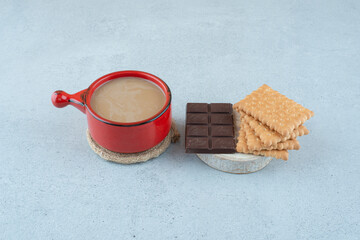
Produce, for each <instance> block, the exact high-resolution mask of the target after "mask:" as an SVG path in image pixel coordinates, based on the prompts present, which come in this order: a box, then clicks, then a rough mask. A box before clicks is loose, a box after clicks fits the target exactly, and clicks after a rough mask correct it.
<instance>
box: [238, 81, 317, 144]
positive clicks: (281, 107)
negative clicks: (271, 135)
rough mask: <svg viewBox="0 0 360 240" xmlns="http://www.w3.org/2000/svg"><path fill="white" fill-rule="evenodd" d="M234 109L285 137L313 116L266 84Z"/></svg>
mask: <svg viewBox="0 0 360 240" xmlns="http://www.w3.org/2000/svg"><path fill="white" fill-rule="evenodd" d="M234 108H236V109H237V110H242V111H244V112H245V113H246V114H248V115H251V116H253V117H254V118H255V119H257V120H259V121H260V122H261V123H262V124H265V125H267V126H269V128H270V129H272V130H275V131H276V132H278V133H280V134H281V135H283V136H285V137H286V136H289V135H290V134H291V132H292V131H293V130H294V129H295V128H297V127H298V126H300V125H301V124H303V123H304V122H305V121H306V120H308V119H310V118H311V117H312V116H313V115H314V113H313V112H312V111H310V110H309V109H307V108H304V107H303V106H301V105H300V104H298V103H296V102H295V101H293V100H291V99H289V98H287V97H286V96H284V95H282V94H280V93H279V92H277V91H275V90H273V89H272V88H270V87H269V86H267V85H266V84H264V85H262V86H261V87H260V88H258V89H257V90H255V91H253V92H252V93H251V94H250V95H248V96H246V97H245V98H244V99H243V100H241V101H239V102H238V103H236V104H234Z"/></svg>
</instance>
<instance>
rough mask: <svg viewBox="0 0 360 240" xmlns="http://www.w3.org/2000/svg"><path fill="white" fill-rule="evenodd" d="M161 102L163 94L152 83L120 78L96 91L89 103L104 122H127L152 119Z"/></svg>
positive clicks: (139, 79)
mask: <svg viewBox="0 0 360 240" xmlns="http://www.w3.org/2000/svg"><path fill="white" fill-rule="evenodd" d="M165 101H166V98H165V94H164V92H163V91H162V90H161V88H160V87H159V86H157V85H156V84H155V83H153V82H151V81H149V80H146V79H143V78H136V77H121V78H116V79H113V80H111V81H109V82H107V83H105V84H104V85H102V86H100V87H99V88H97V89H96V90H95V92H94V93H93V95H92V96H91V103H90V104H91V107H92V109H93V110H94V111H95V112H96V113H97V114H98V115H100V116H101V117H103V118H105V119H108V120H111V121H115V122H122V123H129V122H138V121H141V120H144V119H147V118H150V117H152V116H154V115H155V114H156V113H158V112H159V111H160V110H161V109H162V108H163V107H164V105H165Z"/></svg>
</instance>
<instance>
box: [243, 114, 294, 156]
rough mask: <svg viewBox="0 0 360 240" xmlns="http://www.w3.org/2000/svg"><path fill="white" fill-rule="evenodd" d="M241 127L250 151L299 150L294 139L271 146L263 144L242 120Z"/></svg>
mask: <svg viewBox="0 0 360 240" xmlns="http://www.w3.org/2000/svg"><path fill="white" fill-rule="evenodd" d="M243 129H244V131H245V135H246V143H247V147H248V149H249V151H250V152H253V151H261V150H299V149H300V144H299V141H298V140H296V139H291V140H286V141H284V142H279V143H277V144H275V145H272V146H264V144H263V143H262V142H261V140H260V138H259V137H258V136H256V135H255V133H254V130H253V129H252V128H251V127H250V126H249V124H248V123H247V122H246V121H244V123H243Z"/></svg>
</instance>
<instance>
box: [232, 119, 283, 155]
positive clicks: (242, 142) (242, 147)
mask: <svg viewBox="0 0 360 240" xmlns="http://www.w3.org/2000/svg"><path fill="white" fill-rule="evenodd" d="M243 125H244V121H242V122H241V123H240V130H239V136H238V138H237V145H236V151H237V152H242V153H251V154H254V155H262V156H267V157H274V158H278V159H282V160H285V161H286V160H288V159H289V152H288V151H287V150H261V151H254V152H250V151H249V148H248V146H247V143H246V132H245V130H244V127H243Z"/></svg>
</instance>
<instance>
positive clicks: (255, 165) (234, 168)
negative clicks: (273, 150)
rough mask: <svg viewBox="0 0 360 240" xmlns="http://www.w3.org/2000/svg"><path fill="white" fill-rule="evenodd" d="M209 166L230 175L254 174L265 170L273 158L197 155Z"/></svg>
mask: <svg viewBox="0 0 360 240" xmlns="http://www.w3.org/2000/svg"><path fill="white" fill-rule="evenodd" d="M197 156H198V157H199V158H200V159H201V160H202V161H203V162H204V163H206V164H207V165H209V166H210V167H212V168H215V169H217V170H220V171H223V172H228V173H252V172H256V171H259V170H261V169H263V168H264V167H265V166H266V165H268V164H269V163H270V161H271V160H272V157H263V156H255V155H251V154H243V153H233V154H197Z"/></svg>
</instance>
